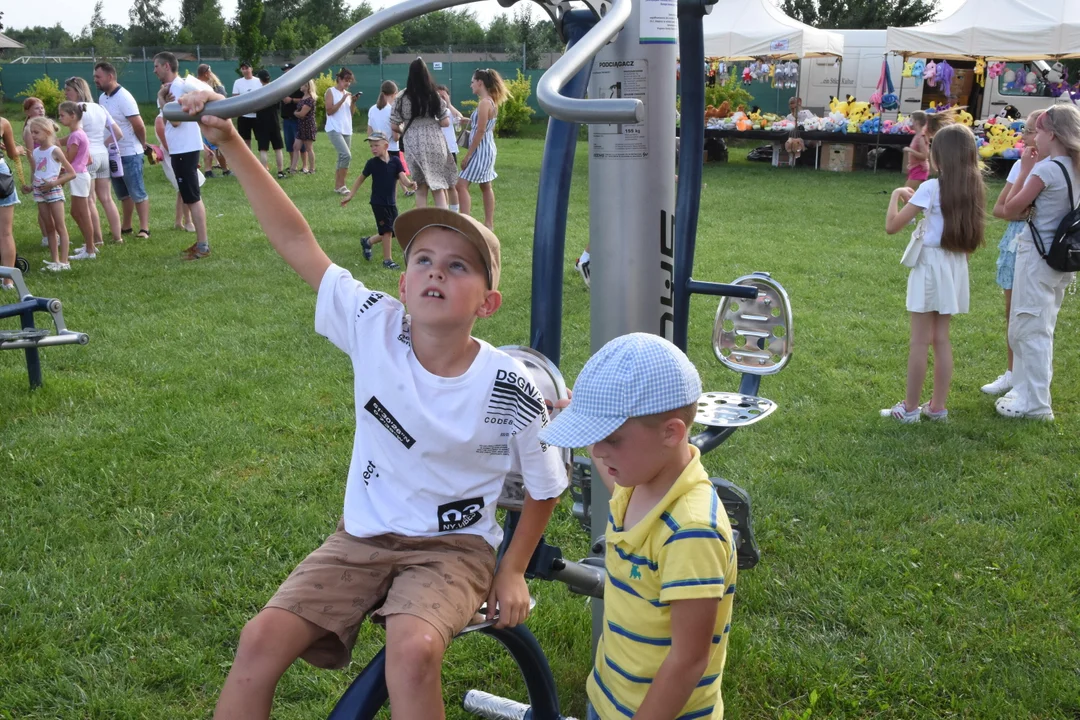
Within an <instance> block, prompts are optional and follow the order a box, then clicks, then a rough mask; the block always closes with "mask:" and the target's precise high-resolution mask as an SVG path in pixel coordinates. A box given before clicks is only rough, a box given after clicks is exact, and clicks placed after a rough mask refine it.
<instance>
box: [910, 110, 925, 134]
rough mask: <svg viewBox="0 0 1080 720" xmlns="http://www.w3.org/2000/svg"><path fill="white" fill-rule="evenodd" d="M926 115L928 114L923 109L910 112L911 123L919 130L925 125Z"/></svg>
mask: <svg viewBox="0 0 1080 720" xmlns="http://www.w3.org/2000/svg"><path fill="white" fill-rule="evenodd" d="M927 117H928V115H927V114H926V113H925V112H924V111H922V110H916V111H915V112H913V113H911V124H912V125H913V126H915V127H916V128H918V129H920V130H921V129H923V128H925V127H926V118H927Z"/></svg>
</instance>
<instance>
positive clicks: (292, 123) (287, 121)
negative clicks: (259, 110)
mask: <svg viewBox="0 0 1080 720" xmlns="http://www.w3.org/2000/svg"><path fill="white" fill-rule="evenodd" d="M299 127H300V121H299V120H297V119H296V118H282V120H281V129H282V130H284V131H285V152H292V149H293V144H294V143H295V142H296V133H297V130H298V129H299Z"/></svg>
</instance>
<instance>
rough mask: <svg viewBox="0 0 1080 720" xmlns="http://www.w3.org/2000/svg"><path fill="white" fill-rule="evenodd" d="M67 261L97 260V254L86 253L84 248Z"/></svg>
mask: <svg viewBox="0 0 1080 720" xmlns="http://www.w3.org/2000/svg"><path fill="white" fill-rule="evenodd" d="M68 260H97V253H96V252H95V253H94V254H93V255H91V254H90V253H88V252H86V248H80V249H79V252H77V253H75V254H74V255H71V256H69V257H68Z"/></svg>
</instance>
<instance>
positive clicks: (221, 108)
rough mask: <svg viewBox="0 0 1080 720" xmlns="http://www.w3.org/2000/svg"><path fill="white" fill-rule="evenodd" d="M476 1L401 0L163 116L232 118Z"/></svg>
mask: <svg viewBox="0 0 1080 720" xmlns="http://www.w3.org/2000/svg"><path fill="white" fill-rule="evenodd" d="M478 1H479V0H404V1H403V2H400V3H397V4H396V5H392V6H390V7H388V8H384V9H382V10H379V11H378V12H376V13H374V14H373V15H369V16H368V17H366V18H364V19H363V20H361V21H360V22H358V23H356V24H355V25H353V26H352V27H351V28H349V29H348V30H346V31H345V32H343V33H341V34H340V35H338V36H337V37H336V38H334V39H333V40H331V41H330V42H329V43H327V44H326V45H323V46H322V47H321V48H319V49H318V50H316V51H315V52H314V53H312V54H311V55H310V56H308V57H307V58H306V59H304V60H303V61H301V62H300V63H299V64H298V65H297V66H296V67H294V68H293V69H292V70H289V71H288V72H287V73H285V74H284V75H282V76H280V77H279V78H277V79H276V80H274V81H273V82H271V83H269V84H268V85H265V86H264V87H262V88H259V89H258V90H253V91H252V92H249V93H245V94H243V95H237V96H234V97H230V98H226V99H224V100H218V101H216V102H212V103H207V105H206V107H205V108H204V109H203V111H202V112H201V113H198V114H197V115H188V114H187V113H185V112H184V111H183V110H182V109H181V108H180V103H176V102H171V103H169V104H167V105H166V106H165V108H164V111H163V114H164V116H165V119H166V120H169V121H172V122H183V121H185V120H198V119H199V118H200V117H201V116H202V115H212V116H214V117H220V118H234V117H240V116H241V115H247V114H249V113H253V112H255V111H256V110H261V109H262V108H265V107H268V106H270V105H273V104H274V103H276V102H280V101H281V100H282V99H284V98H285V97H287V96H288V95H290V94H291V93H293V92H294V91H295V90H296V88H298V87H300V86H301V85H303V84H304V83H306V82H307V81H308V80H311V79H312V78H314V77H315V76H317V75H318V74H319V72H320V71H321V70H322V69H323V68H326V67H329V66H330V65H332V64H333V63H334V61H336V60H337V59H338V58H340V57H341V56H343V55H345V54H347V53H349V52H350V51H351V50H352V49H353V48H355V47H357V46H359V45H361V44H362V43H363V42H364V41H365V40H367V39H368V38H369V37H371V36H373V35H375V34H377V33H379V32H381V31H383V30H385V29H386V28H388V27H391V26H393V25H397V24H398V23H402V22H405V21H406V20H408V19H410V18H414V17H416V16H418V15H423V14H424V13H428V12H433V11H435V10H444V9H446V8H451V7H456V6H458V5H467V4H468V3H472V2H478ZM625 2H626V3H627V5H629V2H630V0H625ZM549 72H550V71H549Z"/></svg>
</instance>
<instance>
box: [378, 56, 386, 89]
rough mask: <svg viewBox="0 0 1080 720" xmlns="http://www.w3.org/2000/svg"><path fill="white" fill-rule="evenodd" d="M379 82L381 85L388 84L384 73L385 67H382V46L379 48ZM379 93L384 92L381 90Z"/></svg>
mask: <svg viewBox="0 0 1080 720" xmlns="http://www.w3.org/2000/svg"><path fill="white" fill-rule="evenodd" d="M379 82H380V83H383V82H386V75H385V74H384V73H383V66H382V46H381V45H380V46H379ZM379 92H382V91H381V90H380V91H379Z"/></svg>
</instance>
